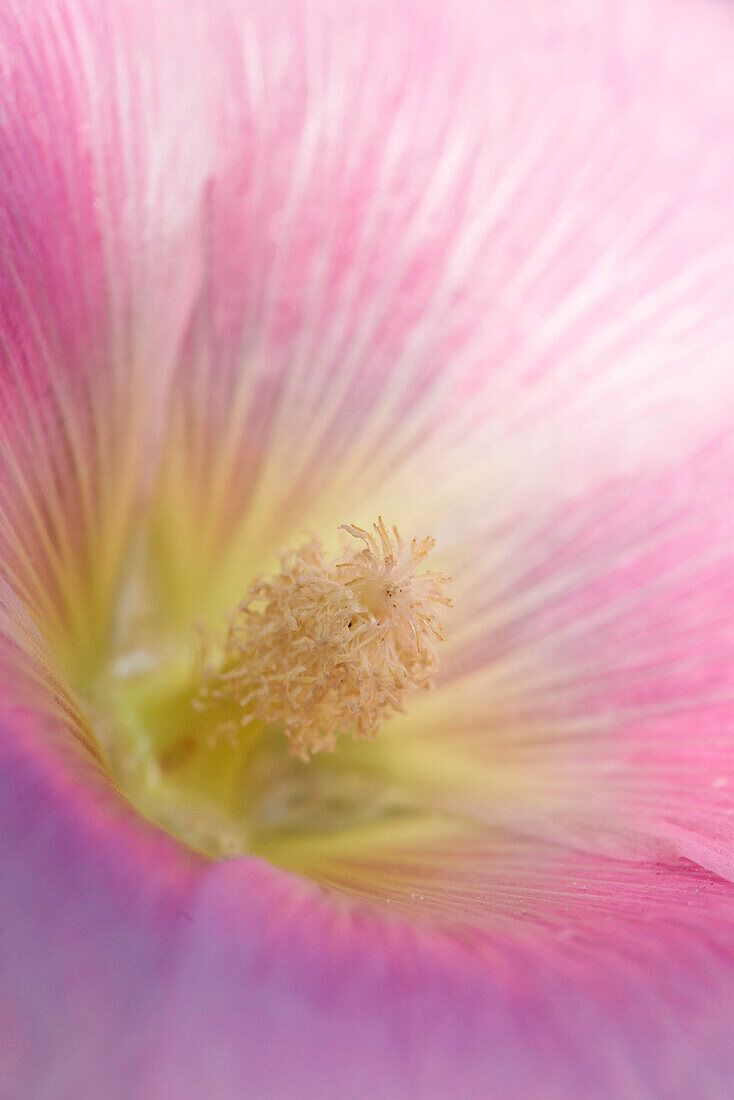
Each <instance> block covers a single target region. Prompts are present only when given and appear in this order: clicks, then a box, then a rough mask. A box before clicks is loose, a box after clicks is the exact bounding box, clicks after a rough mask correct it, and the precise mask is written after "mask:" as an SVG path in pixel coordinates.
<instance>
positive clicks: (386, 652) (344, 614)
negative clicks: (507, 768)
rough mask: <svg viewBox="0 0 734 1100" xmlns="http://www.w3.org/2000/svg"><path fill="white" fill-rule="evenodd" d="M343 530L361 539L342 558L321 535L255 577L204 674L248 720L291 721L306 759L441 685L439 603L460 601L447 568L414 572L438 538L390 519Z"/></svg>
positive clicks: (290, 732)
mask: <svg viewBox="0 0 734 1100" xmlns="http://www.w3.org/2000/svg"><path fill="white" fill-rule="evenodd" d="M342 530H344V531H345V532H346V534H347V535H348V536H350V539H352V540H354V541H353V542H351V543H350V544H349V546H348V547H347V546H345V552H344V553H343V555H342V556H341V557H339V558H337V559H335V560H330V559H329V558H328V557H327V555H326V552H325V550H324V547H323V545H322V544H321V542H320V541H319V540H318V539H316V538H314V539H312V540H311V541H310V542H309V543H307V544H306V545H305V546H302V547H301V548H300V549H299V550H296V551H291V552H288V553H286V554H284V555H283V556H282V558H281V571H280V573H278V574H277V575H276V576H274V577H271V578H269V579H260V580H257V581H256V582H255V583H254V584H253V585H252V587H251V589H250V591H249V592H248V594H247V596H246V597H245V599H244V600H243V601H242V602H241V603H240V605H239V607H238V608H237V610H236V611H235V613H234V614H233V616H232V618H231V621H230V625H229V630H228V634H227V637H226V640H225V646H224V657H223V660H222V662H221V664H220V665H219V667H218V668H216V669H212V668H209V669H208V670H205V672H204V676H203V683H202V690H201V698H202V702H204V703H205V704H206V702H207V701H209V702H214V701H215V700H220V701H224V702H227V701H229V702H230V703H233V704H236V706H237V708H238V712H239V716H240V717H239V724H240V725H241V726H248V725H249V724H250V723H252V722H256V721H260V722H264V723H267V724H269V725H282V727H283V729H284V731H285V734H286V736H287V737H288V738H289V740H290V751H291V752H292V754H293V755H295V756H298V757H300V758H302V759H303V760H308V759H309V756H310V755H311V754H313V753H317V752H321V751H324V750H326V751H331V750H333V749H334V747H335V744H336V738H337V736H338V735H339V734H351V735H352V736H353V737H354V738H372V737H374V735H375V733H376V732H377V730H378V729H379V727H380V725H381V724H382V722H383V721H384V719H385V718H386V717H388V716H389V715H390V714H391V713H394V712H403V710H404V706H403V701H404V699H405V696H406V695H407V694H408V693H409V692H412V691H416V690H419V689H425V688H429V687H431V676H432V674H433V672H434V671H435V669H436V666H437V664H438V654H437V651H436V641H437V640H438V639H440V638H441V622H440V619H439V609H440V608H441V607H442V606H446V605H449V604H450V602H451V601H450V600H449V599H448V597H447V596H446V595H445V594H444V586H445V584H446V581H447V578H446V577H445V576H444V575H443V574H441V573H435V572H432V571H426V572H423V573H421V574H418V573H416V569H417V567H418V566H419V565H420V564H421V562H423V561H424V559H425V558H426V557H427V555H428V553H429V552H430V550H431V549H432V547H433V545H434V540H433V539H431V538H426V539H423V541H422V542H418V541H417V540H415V539H413V540H412V542H410V543H409V544H406V543H405V542H404V541H403V540H402V538H401V537H400V535H399V533H398V531H397V529H396V528H393V529H392V531H388V529H387V528H386V527H385V524H384V523H383V521H382V519H380V520H379V522H378V523H376V524H375V525H374V527H373V532H372V533H370V532H367V531H364V530H363V529H362V528H361V527H355V526H351V525H347V526H344V527H343V528H342ZM355 543H356V545H355Z"/></svg>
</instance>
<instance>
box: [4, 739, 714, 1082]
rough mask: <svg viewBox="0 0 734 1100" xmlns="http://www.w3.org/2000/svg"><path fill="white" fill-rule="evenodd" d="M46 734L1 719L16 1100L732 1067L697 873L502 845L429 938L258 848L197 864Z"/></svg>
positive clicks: (708, 881)
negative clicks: (447, 926) (471, 901)
mask: <svg viewBox="0 0 734 1100" xmlns="http://www.w3.org/2000/svg"><path fill="white" fill-rule="evenodd" d="M52 738H53V731H52V730H51V729H49V728H48V727H47V726H46V727H41V726H40V725H39V724H38V722H37V721H36V722H33V723H29V721H28V720H27V719H26V718H20V719H19V718H16V720H15V721H14V722H13V723H12V724H11V725H7V724H6V726H5V729H4V736H3V739H2V741H1V742H0V752H1V753H2V761H1V762H2V767H1V768H0V785H1V786H2V793H1V795H0V808H1V809H0V829H1V830H2V835H3V837H4V838H6V839H7V840H9V841H10V842H11V843H12V851H13V853H14V856H15V858H14V859H13V861H11V862H10V863H9V864H8V865H7V866H6V869H5V872H4V874H3V876H2V878H1V879H0V898H1V899H2V906H3V912H4V913H6V914H7V913H12V912H22V913H23V919H22V920H12V921H8V920H5V921H4V922H3V925H2V930H1V932H0V952H1V953H2V959H3V975H4V981H3V989H2V994H1V995H0V1009H1V1010H2V1017H3V1022H4V1028H3V1031H2V1033H1V1035H2V1038H1V1039H0V1050H1V1051H2V1054H3V1067H4V1083H5V1084H7V1086H8V1088H9V1090H10V1094H11V1095H29V1096H36V1095H39V1096H40V1095H44V1096H45V1095H78V1094H81V1095H105V1096H107V1095H110V1096H118V1095H119V1096H127V1095H131V1094H132V1095H140V1096H145V1097H158V1096H162V1095H191V1096H197V1095H202V1094H204V1093H206V1094H208V1093H212V1092H213V1093H215V1094H216V1095H218V1096H222V1097H236V1096H241V1095H242V1094H243V1092H245V1091H246V1092H248V1093H252V1094H254V1095H266V1096H280V1095H289V1094H292V1093H293V1091H294V1089H296V1090H297V1091H298V1093H299V1095H303V1096H314V1097H316V1096H322V1097H323V1096H338V1095H343V1094H344V1093H345V1092H346V1093H347V1094H348V1095H354V1096H368V1095H376V1094H378V1095H387V1096H392V1095H395V1096H399V1095H406V1094H408V1095H410V1094H412V1095H425V1096H434V1095H435V1096H441V1095H446V1093H447V1091H449V1090H454V1091H456V1092H458V1093H459V1094H461V1095H487V1094H489V1095H503V1094H504V1095H527V1094H528V1093H532V1092H533V1091H534V1090H535V1089H536V1088H537V1085H538V1082H539V1081H542V1083H543V1089H544V1095H547V1096H549V1097H561V1096H567V1095H569V1094H575V1093H580V1094H593V1095H595V1096H600V1097H604V1096H610V1097H612V1096H619V1095H620V1094H625V1093H630V1094H634V1095H670V1094H671V1093H673V1094H677V1095H680V1096H691V1097H693V1096H696V1095H718V1094H719V1090H720V1088H721V1085H722V1083H723V1082H725V1081H726V1080H727V1079H728V1075H729V1074H730V1073H731V1072H732V1070H733V1069H734V1065H733V1064H732V1055H731V1047H730V1044H728V1042H727V1029H728V1020H729V1016H730V1013H731V1010H732V1008H733V1007H734V1005H733V1004H732V1001H733V999H734V994H733V993H732V988H733V987H732V980H731V979H732V970H731V963H732V959H731V930H732V929H731V919H732V899H731V894H730V892H729V891H728V890H722V886H721V884H720V883H719V882H717V880H715V879H714V878H712V877H711V876H707V875H702V874H701V873H700V872H695V871H694V870H689V871H688V872H678V873H676V874H674V873H672V872H671V871H670V870H669V869H666V868H664V867H661V866H653V867H639V866H635V865H629V864H624V863H619V862H615V861H611V860H609V861H606V862H605V863H600V862H599V861H598V860H592V859H589V858H588V857H578V856H572V855H570V854H569V853H567V852H566V853H564V852H562V851H554V850H553V849H552V848H550V849H549V848H546V849H542V848H540V847H539V846H533V847H531V848H528V847H524V848H523V846H522V845H518V844H517V843H516V842H514V843H513V842H510V843H508V844H507V845H506V846H505V848H504V850H502V852H501V856H500V859H501V861H502V863H503V868H502V876H503V877H504V880H505V881H504V886H503V888H502V889H501V891H498V892H497V893H496V894H495V896H494V898H493V899H492V900H491V903H492V904H493V905H494V908H495V911H496V922H495V928H494V929H493V931H492V932H491V933H488V934H487V935H486V936H485V937H484V938H483V939H479V940H478V939H476V938H471V937H467V936H465V935H461V934H459V935H457V934H456V933H457V932H458V931H459V929H458V928H457V929H455V932H454V934H452V935H447V934H445V933H441V932H435V931H429V930H427V929H421V928H420V925H418V926H416V924H415V922H414V923H413V924H406V923H405V922H404V921H403V920H401V919H400V918H398V917H392V916H387V915H386V916H385V917H384V918H378V917H374V916H370V915H368V914H366V913H360V911H359V910H358V909H353V908H352V907H351V906H350V905H349V903H348V902H346V901H345V900H344V899H341V900H340V899H338V898H336V897H330V896H329V895H322V894H319V893H318V892H317V890H316V888H315V887H313V886H310V885H308V884H306V883H303V882H301V881H299V880H296V879H291V878H290V877H289V876H287V875H285V874H283V873H282V872H278V871H275V870H272V869H268V868H266V867H265V866H264V865H263V864H260V863H259V862H258V861H254V860H237V861H234V862H230V863H224V864H219V865H215V864H212V865H209V867H208V869H206V868H205V865H202V864H200V863H198V861H192V860H191V859H189V858H187V857H186V856H185V854H184V852H183V851H182V850H180V849H176V848H175V846H173V845H172V844H170V843H169V842H168V841H167V840H165V839H163V838H161V837H160V835H158V836H157V837H156V836H155V834H154V833H153V831H152V830H149V829H148V828H147V827H144V826H142V825H141V824H140V823H139V822H138V823H134V819H133V817H132V815H131V813H130V811H128V810H127V809H125V808H124V807H123V806H122V805H121V804H120V803H119V802H118V801H117V800H116V799H114V798H112V797H107V798H106V799H102V798H100V796H99V793H96V792H95V789H94V788H95V786H96V783H95V781H94V779H93V778H92V777H90V775H89V774H86V775H84V773H83V771H82V770H81V765H80V763H79V760H77V761H76V762H74V761H73V759H72V758H70V757H69V756H68V753H67V760H66V762H63V761H62V760H60V759H59V756H58V755H56V754H55V753H54V752H53V751H51V750H49V749H48V748H47V749H46V750H45V751H42V750H41V749H40V748H39V741H40V742H41V743H42V742H43V741H44V739H45V743H46V745H47V746H48V745H49V744H50V743H51V742H52ZM56 753H58V748H57V750H56ZM11 792H12V793H11ZM446 854H447V857H448V858H450V859H453V858H455V856H456V855H457V853H456V852H447V853H446ZM458 854H459V855H460V856H464V855H466V853H458ZM477 868H478V870H479V874H480V881H481V883H482V886H484V885H485V883H486V877H485V874H484V872H485V871H486V863H480V864H478V865H477ZM444 886H445V877H442V878H441V879H440V881H439V884H438V888H439V889H442V888H444ZM462 886H463V888H464V889H465V890H468V889H471V883H470V881H469V880H468V879H465V880H463V882H462ZM426 891H427V894H428V887H426ZM454 897H456V892H455V893H454ZM394 900H396V901H397V900H398V898H395V899H394ZM429 904H430V901H429ZM385 908H387V907H386V906H385ZM40 944H43V950H39V945H40ZM59 1005H65V1006H68V1011H65V1012H64V1013H62V1014H60V1013H59V1012H58V1006H59Z"/></svg>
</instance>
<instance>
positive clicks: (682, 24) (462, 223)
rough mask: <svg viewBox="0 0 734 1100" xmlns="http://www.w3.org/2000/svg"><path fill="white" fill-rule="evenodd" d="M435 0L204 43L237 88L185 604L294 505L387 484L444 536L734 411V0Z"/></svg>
mask: <svg viewBox="0 0 734 1100" xmlns="http://www.w3.org/2000/svg"><path fill="white" fill-rule="evenodd" d="M421 11H422V15H421V13H420V12H418V11H417V10H416V5H414V4H411V3H407V2H406V3H398V4H393V5H390V9H389V12H388V11H387V10H383V9H382V8H381V7H379V6H377V7H376V6H375V5H369V4H364V3H355V4H351V5H336V4H334V5H322V6H320V7H319V8H318V10H317V11H315V12H312V13H311V12H310V13H309V18H308V19H307V20H304V21H302V20H301V17H300V15H299V12H300V8H299V7H298V5H295V4H294V5H291V4H283V5H279V6H278V8H277V10H275V11H274V10H273V9H272V6H269V5H266V4H258V3H256V4H251V5H248V9H247V19H246V20H244V21H243V23H242V24H241V26H240V27H239V35H237V33H236V32H237V30H238V28H237V27H236V26H235V27H232V28H229V27H228V28H227V33H228V34H229V36H230V40H229V41H228V44H227V48H226V49H219V48H218V43H219V39H215V41H214V43H213V45H212V50H213V51H214V50H215V47H217V48H216V52H217V55H218V56H221V57H223V58H224V59H225V60H226V62H227V63H228V70H227V74H228V75H227V79H228V80H229V81H230V85H229V86H230V87H231V95H230V96H229V98H228V100H227V104H228V106H227V111H220V112H219V114H218V115H217V117H216V118H215V119H214V121H213V123H212V125H213V126H214V127H215V129H216V132H217V133H218V135H219V143H220V147H221V149H222V150H223V154H222V162H221V164H220V170H219V172H218V173H217V174H216V176H215V177H214V178H213V180H212V182H211V186H210V189H209V191H208V193H207V200H208V219H207V223H206V227H205V232H206V239H207V242H208V244H207V248H208V260H209V262H208V267H207V277H206V279H205V282H204V285H203V286H202V291H201V296H200V301H199V304H198V307H197V310H196V311H195V313H194V315H193V317H192V322H191V326H190V329H189V333H188V338H187V341H186V345H185V348H184V351H183V354H182V356H181V359H180V362H179V366H178V371H177V376H176V387H175V394H174V411H173V415H172V431H171V435H170V438H169V446H168V449H167V457H166V460H165V462H164V472H163V476H162V480H161V484H160V486H159V495H158V512H157V520H156V530H157V536H158V542H157V546H158V551H159V553H160V556H161V560H162V568H161V576H162V578H163V584H164V585H165V584H168V585H170V587H171V588H172V590H173V596H172V602H174V603H175V602H176V600H180V601H182V602H183V604H185V605H186V614H188V615H189V618H190V616H191V613H192V612H191V607H192V605H194V606H195V605H196V601H197V599H199V601H201V599H202V589H203V585H204V578H206V576H207V575H216V578H217V585H216V587H217V592H216V595H215V597H214V599H213V608H214V610H213V611H212V614H214V615H216V616H218V615H220V614H221V612H222V610H223V609H224V608H226V607H227V606H231V605H232V603H233V602H234V601H236V600H237V599H238V598H239V596H240V595H241V593H242V591H243V590H244V588H245V587H246V581H247V579H248V577H247V576H244V575H245V574H249V573H250V572H251V571H253V570H254V569H257V568H258V567H260V566H261V565H262V563H263V561H264V559H266V558H268V557H269V556H270V555H272V554H273V553H274V552H275V551H276V550H277V549H279V548H281V547H283V546H285V545H287V544H288V543H289V541H290V540H291V539H293V538H296V537H298V538H300V531H301V529H302V527H303V525H310V526H312V527H316V528H317V529H318V530H319V531H320V532H321V533H327V532H328V531H330V530H331V529H332V528H333V527H335V526H336V524H338V523H340V522H344V521H345V520H350V521H351V520H354V521H356V522H362V523H364V522H365V521H368V522H369V521H371V520H372V519H373V518H374V516H375V514H377V513H378V512H382V513H383V514H384V515H385V516H386V517H387V518H389V519H391V520H393V519H394V520H395V521H397V522H398V523H399V525H402V526H404V527H405V528H406V529H412V528H415V529H416V530H422V529H423V527H424V526H425V528H426V530H427V531H430V532H431V533H432V534H434V535H436V536H437V537H438V539H439V545H440V544H441V543H443V544H444V545H446V546H447V548H448V547H449V546H450V549H451V554H450V555H448V554H447V559H448V560H447V565H448V566H449V567H451V566H452V564H453V560H456V559H458V560H459V563H461V561H462V560H463V559H464V558H466V557H467V556H469V555H471V554H475V555H478V554H479V553H480V549H479V546H478V544H477V540H478V539H479V538H482V536H486V538H483V540H482V552H483V546H484V545H485V544H486V541H487V539H488V538H489V536H490V531H489V530H488V529H489V528H490V527H491V530H492V531H496V530H497V529H502V527H503V525H504V524H505V523H507V522H509V521H510V520H511V519H512V518H515V517H517V516H518V515H519V516H528V515H531V516H532V515H535V514H536V513H540V512H542V511H543V510H544V509H548V510H550V508H551V506H552V505H553V504H556V505H558V504H560V503H561V501H562V500H566V499H569V498H571V499H572V498H573V497H574V496H577V495H580V494H583V493H586V492H589V491H591V490H592V489H594V488H595V487H596V486H598V485H599V484H601V483H603V481H604V480H605V479H607V478H610V477H615V476H627V475H631V474H632V473H634V472H635V471H637V470H639V469H640V468H643V469H650V468H652V467H653V466H654V465H656V464H659V463H660V462H661V461H662V462H663V463H664V462H666V461H667V460H668V458H669V455H670V453H671V450H672V449H674V448H678V447H680V448H682V449H685V448H686V447H688V446H689V445H690V446H694V445H695V444H697V443H699V444H700V443H701V441H702V439H703V438H705V437H706V436H707V435H708V434H709V433H711V432H712V431H713V430H714V429H715V428H716V427H717V426H718V427H719V428H721V427H722V426H723V425H724V424H725V423H726V418H727V416H728V415H729V410H730V408H731V378H730V370H729V363H730V356H731V354H732V348H733V347H734V334H733V332H732V322H731V310H730V309H729V301H728V293H727V287H728V285H729V283H730V281H731V276H732V266H733V265H734V257H733V256H732V249H731V246H730V234H729V233H728V232H727V231H726V227H727V226H731V225H732V223H734V204H733V203H732V198H731V189H730V187H729V180H730V178H731V171H732V153H731V148H730V143H728V142H727V141H726V135H727V134H728V133H729V132H730V129H731V125H732V121H733V118H732V115H733V114H734V109H732V106H731V104H732V102H734V87H733V78H732V75H731V69H730V66H729V65H728V42H729V40H730V37H731V35H732V33H733V29H732V25H731V23H732V19H731V13H730V12H729V11H728V9H726V8H724V6H723V5H717V4H715V3H712V4H707V3H700V2H691V0H681V2H680V3H674V4H667V3H663V2H661V0H648V2H645V3H643V4H642V5H640V4H636V3H629V2H625V3H622V4H617V5H610V6H609V7H608V8H606V7H605V8H604V9H603V11H601V12H599V13H597V12H594V13H591V12H590V11H589V9H586V8H584V7H583V5H575V4H568V5H564V7H563V8H562V9H560V10H559V9H557V7H553V8H548V7H547V6H544V5H542V4H538V3H533V2H532V0H527V2H525V3H522V4H521V5H520V6H519V7H518V6H517V5H513V7H512V9H507V10H503V9H502V7H501V5H496V6H493V7H492V8H490V9H486V10H485V9H482V12H481V13H478V14H477V15H476V18H477V19H479V20H480V22H481V24H482V27H481V31H482V33H479V30H478V29H477V28H476V27H475V26H474V24H473V22H472V18H473V17H471V16H470V15H468V14H467V16H466V18H465V19H464V18H462V20H456V19H455V18H454V13H453V12H452V11H451V10H450V7H449V6H448V5H446V6H444V5H442V4H431V5H424V6H423V8H422V9H421ZM215 25H216V21H215ZM230 32H231V33H230ZM221 33H224V32H222V31H221V28H220V34H221ZM468 39H471V41H467V40H468ZM703 70H705V71H706V72H707V73H708V74H709V79H708V80H707V81H705V82H702V81H700V80H698V79H697V73H699V72H700V71H703ZM692 88H694V89H695V90H694V92H693V93H692V92H691V89H692ZM700 379H704V380H705V381H704V382H703V383H702V384H701V383H700V382H699V380H700ZM427 486H430V492H427V491H426V487H427ZM194 559H196V560H194ZM212 563H216V569H215V568H213V566H212ZM450 571H452V572H454V570H452V569H451V568H450ZM192 578H193V579H192Z"/></svg>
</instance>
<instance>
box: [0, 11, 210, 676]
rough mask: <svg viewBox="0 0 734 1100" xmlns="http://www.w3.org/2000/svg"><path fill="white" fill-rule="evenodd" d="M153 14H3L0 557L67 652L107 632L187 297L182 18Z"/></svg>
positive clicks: (192, 147)
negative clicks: (179, 23) (179, 24)
mask: <svg viewBox="0 0 734 1100" xmlns="http://www.w3.org/2000/svg"><path fill="white" fill-rule="evenodd" d="M166 9H167V5H165V4H161V3H159V2H157V0H156V2H154V3H153V4H151V5H148V6H147V7H146V11H145V12H144V13H143V12H142V10H141V9H140V8H139V6H137V5H135V4H131V3H127V2H123V3H121V4H117V5H111V6H110V5H103V6H101V7H100V6H99V5H91V4H87V3H86V2H85V0H78V2H77V0H74V2H70V3H66V2H61V0H59V2H55V0H39V3H38V4H33V5H16V4H10V5H5V8H4V10H3V12H2V15H0V97H1V98H2V102H3V112H2V119H1V120H0V160H2V164H3V173H2V180H1V181H0V332H1V334H2V335H1V336H0V356H1V359H0V363H1V364H2V369H1V370H0V557H1V558H2V562H3V574H4V575H5V576H6V577H7V578H8V579H9V580H10V582H11V583H12V585H13V587H14V589H15V591H16V592H17V593H18V594H19V595H20V596H21V598H22V599H23V600H24V602H25V604H26V606H28V607H29V608H30V609H32V611H33V614H34V617H35V619H36V621H37V622H38V623H40V624H42V625H43V626H44V627H45V628H46V629H47V630H48V631H50V632H52V633H53V634H54V636H55V638H56V640H57V643H58V645H60V646H62V645H63V646H64V647H65V648H66V649H67V650H71V651H72V652H69V653H67V658H68V661H69V663H72V662H73V661H76V663H77V664H83V663H84V662H89V661H93V660H94V659H95V658H97V657H98V656H99V655H100V651H101V642H102V639H103V638H104V635H105V632H106V631H107V630H108V629H109V616H110V602H111V599H112V589H113V586H114V584H115V581H116V579H117V576H118V573H119V569H120V562H121V558H122V554H123V550H124V546H125V541H126V539H127V538H128V537H129V528H130V519H131V514H132V509H133V506H134V504H135V501H136V499H137V498H138V496H139V489H140V484H139V482H140V478H141V476H142V474H143V473H144V472H145V464H146V460H147V459H149V457H150V456H149V454H148V451H149V448H150V443H151V440H152V435H153V434H154V433H155V430H156V424H157V426H158V430H159V428H160V418H161V414H162V412H163V410H164V401H163V398H164V395H165V388H166V377H167V371H168V367H167V364H168V363H170V360H171V358H172V354H173V351H174V348H175V343H176V340H177V334H178V332H179V329H180V326H181V324H182V321H183V318H184V316H185V309H186V304H187V302H188V299H189V296H190V294H191V282H192V271H193V266H192V264H193V261H192V255H193V252H192V243H193V244H195V242H192V240H191V236H192V235H189V237H187V236H186V233H185V230H186V229H188V228H189V224H188V223H189V222H190V220H191V218H192V216H193V212H194V209H195V207H194V205H193V196H194V195H196V194H198V193H199V190H200V188H197V187H196V173H195V171H193V168H194V166H195V165H196V164H197V151H198V154H199V156H200V154H201V142H199V143H198V149H197V121H196V120H197V117H198V116H197V112H196V110H195V102H193V103H192V101H191V100H192V96H191V95H190V94H189V92H188V90H187V87H186V85H182V83H181V81H180V80H179V79H177V76H178V73H177V71H176V68H175V65H174V64H172V58H176V57H179V58H180V56H181V54H180V48H181V46H182V42H181V39H182V38H187V39H188V40H189V53H186V51H184V53H185V56H189V55H190V38H191V36H192V34H193V33H195V28H193V27H192V25H191V21H190V20H189V21H186V22H185V23H184V28H185V29H184V30H183V31H181V30H179V29H178V28H177V25H176V24H174V23H172V22H171V19H170V14H169V16H168V17H165V12H166ZM172 32H173V33H172ZM178 72H180V63H179V70H178ZM183 133H188V135H189V139H190V143H189V144H188V145H184V143H183V142H182V140H181V135H182V134H183ZM201 170H202V171H203V170H204V169H203V168H202V169H201ZM192 189H193V190H192ZM187 219H188V221H187ZM194 251H196V250H194ZM162 288H165V293H162V292H161V291H162Z"/></svg>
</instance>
